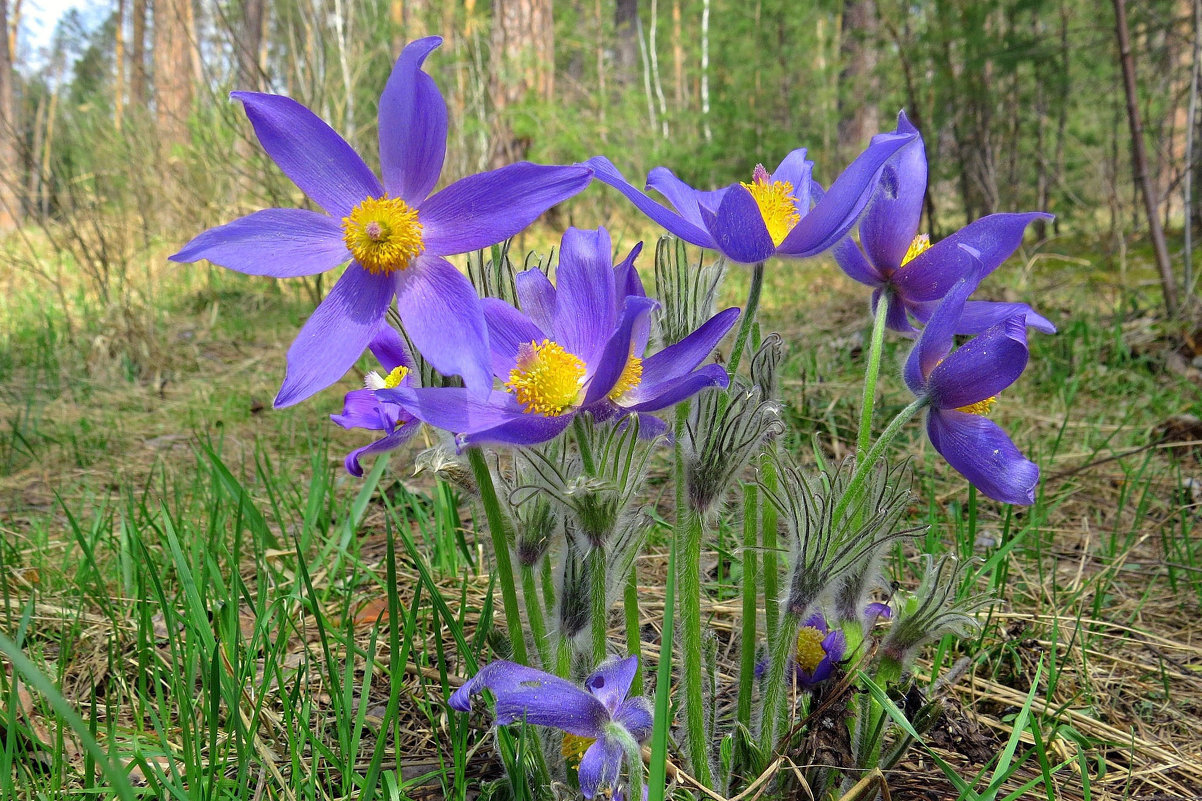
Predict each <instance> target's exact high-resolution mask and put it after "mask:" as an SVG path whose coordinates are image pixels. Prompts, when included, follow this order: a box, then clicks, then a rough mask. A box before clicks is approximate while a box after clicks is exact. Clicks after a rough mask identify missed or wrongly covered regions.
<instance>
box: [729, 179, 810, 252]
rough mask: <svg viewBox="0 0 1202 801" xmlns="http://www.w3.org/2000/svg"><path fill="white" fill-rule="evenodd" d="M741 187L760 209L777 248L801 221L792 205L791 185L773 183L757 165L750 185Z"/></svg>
mask: <svg viewBox="0 0 1202 801" xmlns="http://www.w3.org/2000/svg"><path fill="white" fill-rule="evenodd" d="M743 186H744V187H746V188H747V191H748V192H750V193H751V196H752V197H753V198H754V199H755V204H756V205H757V206H759V207H760V214H761V215H762V216H763V218H764V225H765V226H767V228H768V235H769V236H771V237H772V244H773V245H778V246H779V245H780V243H781V242H783V241H785V237H786V236H788V235H789V232H790V231H792V230H793V226H795V225H797V223H798V222H799V221H800V220H801V214H800V213H799V212H798V211H797V206H796V205H794V203H793V184H791V183H789V182H788V181H773V180H772V176H770V175H769V174H768V171H767V170H765V169H764V165H763V164H757V165H756V167H755V172H754V173H753V177H752V181H751V183H749V184H746V183H745V184H743Z"/></svg>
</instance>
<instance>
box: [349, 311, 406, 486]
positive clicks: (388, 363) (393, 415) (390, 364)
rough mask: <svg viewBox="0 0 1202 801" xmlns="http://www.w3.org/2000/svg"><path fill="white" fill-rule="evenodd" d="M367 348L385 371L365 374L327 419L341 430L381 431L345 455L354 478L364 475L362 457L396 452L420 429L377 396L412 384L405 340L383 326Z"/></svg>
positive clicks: (404, 412)
mask: <svg viewBox="0 0 1202 801" xmlns="http://www.w3.org/2000/svg"><path fill="white" fill-rule="evenodd" d="M367 347H368V348H369V349H370V350H371V352H372V355H374V356H375V357H376V359H377V360H378V361H379V362H380V366H381V367H383V368H384V373H383V375H381V374H380V373H377V372H370V373H368V374H367V376H366V377H365V379H364V382H363V383H364V385H365V386H364V387H363V389H356V390H352V391H350V392H348V393H346V398H345V399H344V400H343V408H342V414H332V415H330V419H331V420H333V421H334V422H335V423H337V424H338V425H340V426H342V427H343V428H364V429H367V430H368V431H383V432H384V436H383V437H381V438H380V439H378V440H376V441H375V442H373V443H371V444H370V445H364V446H363V447H362V448H356V449H355V450H353V451H351V452H350V453H348V454H347V456H346V461H345V465H346V469H347V472H349V473H350V474H351V475H353V476H362V475H363V466H362V465H361V464H360V462H359V460H360V459H361V458H362V457H364V456H367V455H368V454H372V453H385V452H387V451H391V450H395V449H397V448H399V447H401V446H402V445H404V444H405V443H406V442H408V441H409V440H411V439H413V435H414V434H416V433H417V432H418V430H419V429H420V428H421V422H420V421H419V420H417V419H415V418H414V416H413V415H411V414H409V412H407V411H405V410H404V409H402V408H401V407H400V406H398V405H397V404H395V403H390V402H389V401H387V400H384V399H382V398H380V397H378V396H377V395H376V392H377V391H378V390H381V389H390V388H392V387H399V386H412V385H413V375H412V372H411V371H412V369H413V360H412V359H410V358H409V354H408V353H407V352H406V351H405V341H404V340H403V339H402V338H401V335H400V334H399V333H397V331H396V330H395V329H394V328H392V326H389V325H383V326H381V328H380V331H379V332H378V333H377V334H376V336H375V337H374V338H373V339H372V341H371V342H370V343H368V346H367Z"/></svg>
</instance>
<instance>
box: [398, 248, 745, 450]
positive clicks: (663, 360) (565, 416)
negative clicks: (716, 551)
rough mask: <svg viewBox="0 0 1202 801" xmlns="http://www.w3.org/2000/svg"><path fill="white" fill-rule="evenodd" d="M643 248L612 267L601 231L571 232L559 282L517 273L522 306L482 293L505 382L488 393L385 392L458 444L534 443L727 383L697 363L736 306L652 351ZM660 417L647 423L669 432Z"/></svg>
mask: <svg viewBox="0 0 1202 801" xmlns="http://www.w3.org/2000/svg"><path fill="white" fill-rule="evenodd" d="M639 249H640V248H638V247H636V248H635V249H634V250H632V251H631V253H630V255H629V256H628V257H627V258H626V259H625V260H624V261H622V262H621V263H620V264H618V265H617V266H616V267H615V266H613V265H612V263H611V258H612V257H611V255H610V254H611V253H612V252H613V251H612V250H611V245H610V238H609V234H608V233H607V232H606V231H605V229H604V228H600V229H597V230H595V231H584V230H579V229H576V228H572V229H569V230H568V231H567V233H565V234H564V236H563V242H562V245H561V248H560V256H559V267H558V268H557V271H556V280H557V284H558V285H557V286H554V285H552V284H551V282H550V280H548V279H547V277H546V276H545V275H544V274H543V273H542V272H541V271H539V270H527V271H525V272H523V273H521V274H519V275H518V277H517V293H518V300H519V302H520V303H521V305H522V311H518V310H517V309H515V308H514V307H512V306H510V305H509V304H507V303H504V302H502V301H500V300H497V299H495V298H486V299H485V300H484V301H483V304H484V316H485V319H486V320H487V324H488V338H489V344H490V347H491V349H492V373H493V375H495V376H496V378H497V379H498V381H499V382H500V384H501V389H498V390H495V391H493V392H492V393H491V394H490V395H489V396H488V397H487V398H475V397H473V396H472V395H471V393H469V392H468V391H467V390H464V389H460V388H453V387H452V388H425V389H422V388H405V387H398V388H396V389H390V390H386V391H384V392H382V393H380V394H381V395H382V396H383V397H386V398H387V399H389V400H391V401H394V402H396V403H399V404H400V405H401V406H403V407H404V408H405V409H407V410H408V411H409V412H410V413H412V414H413V415H414V416H415V417H417V418H418V419H420V420H423V421H424V422H426V423H429V424H430V425H433V426H436V427H438V428H442V429H445V430H447V431H451V432H454V433H455V434H458V435H459V442H460V444H461V445H464V446H467V445H483V444H513V445H533V444H537V443H539V442H546V441H547V440H549V439H552V438H554V437H555V436H557V435H558V434H559V433H560V432H561V431H563V430H564V428H566V427H567V426H568V424H569V423H571V421H572V418H573V416H575V415H576V414H577V413H579V412H582V411H588V412H590V413H591V414H593V416H594V417H595V418H597V419H601V420H604V419H608V418H611V417H614V416H617V415H622V414H638V413H642V412H653V411H657V410H660V409H666V408H668V407H669V406H672V405H674V404H676V403H678V402H679V401H681V400H684V399H685V398H688V397H690V396H691V395H693V394H695V393H697V392H699V391H701V390H702V389H705V388H706V387H725V386H726V384H727V375H726V371H725V370H724V369H723V368H722V367H721V366H720V365H717V364H706V365H704V366H701V364H702V362H703V361H705V360H706V359H707V358H708V357H709V355H710V353H712V352H713V349H714V347H715V346H716V345H717V344H718V342H719V341H720V340H721V339H722V337H723V336H724V335H725V334H726V332H727V331H728V330H729V329H730V327H731V326H732V325H733V324H734V322H735V320H736V319H737V318H738V316H739V310H738V309H737V308H730V309H726V310H725V311H723V312H720V313H719V314H716V315H714V316H713V317H712V318H710V320H708V321H707V322H706V323H705V324H704V325H702V326H701V327H700V328H698V329H697V330H696V331H694V332H693V333H692V334H690V335H689V336H687V337H685V339H683V340H681V341H680V342H678V343H676V344H675V345H672V346H670V347H667V348H664V349H663V350H661V351H659V352H658V353H656V354H654V355H652V356H648V357H646V358H644V354H645V351H646V348H647V340H648V338H649V334H650V313H651V310H652V309H653V308H654V307H655V301H653V300H651V299H650V298H648V297H647V296H646V295H645V294H644V293H643V288H642V284H641V282H640V281H639V279H638V273H637V272H636V271H635V269H634V266H633V261H634V258H635V256H636V255H637V254H638V252H639ZM657 422H659V421H657V420H655V418H647V421H646V423H647V426H649V427H650V428H652V429H655V428H660V429H662V423H660V424H659V426H658V427H657V426H656V423H657ZM644 430H645V431H646V430H647V429H644Z"/></svg>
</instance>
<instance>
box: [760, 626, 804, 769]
mask: <svg viewBox="0 0 1202 801" xmlns="http://www.w3.org/2000/svg"><path fill="white" fill-rule="evenodd" d="M801 621H802V617H801V615H795V614H792V613H789V612H786V613H785V614H784V615H783V616H782V617H781V621H780V626H779V627H778V628H777V630H776V638H775V639H774V640H772V641H771V642H770V643H769V650H768V680H767V682H766V683H765V685H764V710H763V715H764V718H763V720H762V721H761V725H760V748H761V749H762V750H763V751H764V753H766V754H775V753H776V746H777V743H776V741H777V739H778V738H779V737H780V734H781V731H782V730H783V728H784V722H785V711H786V710H785V700H786V698H787V697H788V692H789V682H788V680H787V678H788V667H789V658H790V657H791V656H793V652H794V651H795V650H796V648H797V632H798V631H800V630H801Z"/></svg>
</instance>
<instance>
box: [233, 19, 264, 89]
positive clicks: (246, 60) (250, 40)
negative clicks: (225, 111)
mask: <svg viewBox="0 0 1202 801" xmlns="http://www.w3.org/2000/svg"><path fill="white" fill-rule="evenodd" d="M241 12H242V13H241V17H240V19H239V20H238V33H237V39H236V41H235V42H234V48H235V49H236V50H237V55H238V88H239V89H246V90H251V91H256V92H257V91H262V89H263V71H262V68H261V66H260V64H259V54H260V52H261V51H262V49H263V32H264V31H263V28H264V24H265V22H266V20H267V15H266V8H265V3H264V1H263V0H242V8H241Z"/></svg>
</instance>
